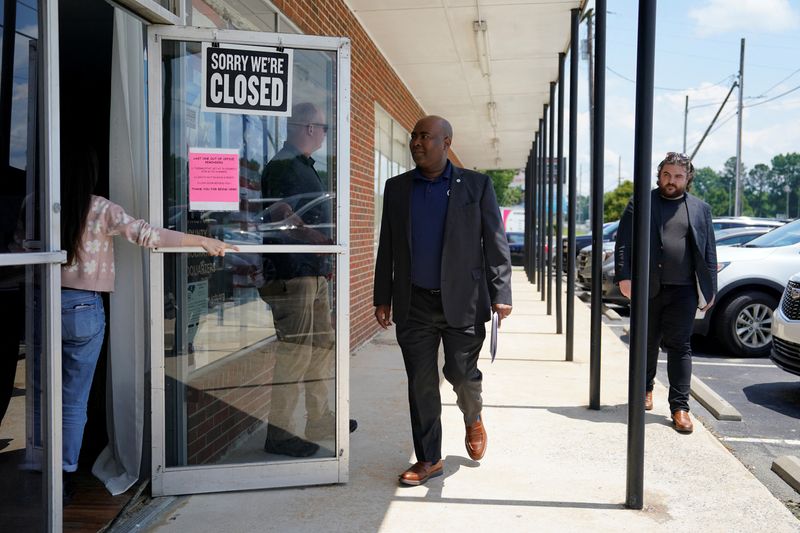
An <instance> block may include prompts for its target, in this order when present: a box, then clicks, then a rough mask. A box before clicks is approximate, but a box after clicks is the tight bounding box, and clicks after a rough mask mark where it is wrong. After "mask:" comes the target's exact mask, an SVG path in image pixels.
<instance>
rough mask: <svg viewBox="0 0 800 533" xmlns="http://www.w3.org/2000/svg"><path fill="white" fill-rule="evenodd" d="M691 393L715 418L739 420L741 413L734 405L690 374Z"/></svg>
mask: <svg viewBox="0 0 800 533" xmlns="http://www.w3.org/2000/svg"><path fill="white" fill-rule="evenodd" d="M691 393H692V396H694V399H695V400H697V401H698V402H699V403H700V405H702V406H703V407H705V408H706V409H708V411H709V412H710V413H711V414H712V415H714V418H716V419H717V420H741V419H742V415H741V413H739V411H737V410H736V408H735V407H734V406H732V405H731V404H729V403H728V402H727V401H725V400H724V399H723V398H722V396H720V395H719V394H717V393H716V392H714V391H713V390H712V389H711V387H709V386H708V385H706V384H705V383H703V382H702V381H700V379H699V378H698V377H696V376H692V385H691Z"/></svg>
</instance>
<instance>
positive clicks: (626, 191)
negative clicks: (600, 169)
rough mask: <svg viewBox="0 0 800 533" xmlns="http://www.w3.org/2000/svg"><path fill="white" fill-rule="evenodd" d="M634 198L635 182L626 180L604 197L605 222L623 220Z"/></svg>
mask: <svg viewBox="0 0 800 533" xmlns="http://www.w3.org/2000/svg"><path fill="white" fill-rule="evenodd" d="M631 196H633V182H632V181H630V180H625V181H623V182H622V183H620V184H619V186H618V187H617V188H616V189H614V190H613V191H609V192H607V193H605V194H604V195H603V220H605V221H606V222H611V221H614V220H619V219H620V218H622V212H623V211H625V207H627V205H628V202H629V201H630V199H631Z"/></svg>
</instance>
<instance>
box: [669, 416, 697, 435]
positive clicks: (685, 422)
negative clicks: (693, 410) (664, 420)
mask: <svg viewBox="0 0 800 533" xmlns="http://www.w3.org/2000/svg"><path fill="white" fill-rule="evenodd" d="M672 426H673V427H674V428H675V431H677V432H678V433H691V432H692V431H694V425H693V424H692V420H691V419H690V418H689V413H688V412H686V411H675V412H674V413H672Z"/></svg>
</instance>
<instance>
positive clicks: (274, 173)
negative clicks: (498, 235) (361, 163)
mask: <svg viewBox="0 0 800 533" xmlns="http://www.w3.org/2000/svg"><path fill="white" fill-rule="evenodd" d="M286 131H287V140H286V142H285V143H284V145H283V148H281V150H280V151H279V152H278V153H277V154H275V157H273V158H272V160H271V161H270V162H269V163H268V164H267V166H266V168H265V169H264V173H263V175H262V177H261V191H262V196H263V198H265V199H269V201H270V202H271V205H270V207H269V208H268V209H267V218H268V220H269V221H271V222H276V223H277V224H275V227H276V229H275V230H274V231H272V232H266V234H265V237H264V244H330V243H331V242H332V240H331V234H330V233H331V228H332V224H331V222H332V220H333V219H332V216H331V202H330V196H329V195H328V194H327V193H328V191H329V190H330V188H329V186H328V184H327V183H326V182H325V180H323V178H321V177H320V175H319V174H318V173H317V171H316V169H315V168H314V163H315V161H314V159H313V158H312V157H311V154H312V153H313V152H315V151H317V150H318V149H319V148H320V147H321V146H322V143H323V142H324V140H325V135H326V133H327V131H328V125H327V124H326V123H325V116H324V114H323V113H322V112H321V111H320V110H319V109H318V108H317V107H316V106H314V105H313V104H310V103H301V104H297V105H296V106H294V107H293V108H292V116H291V117H290V118H289V121H288V124H287V128H286ZM263 259H264V277H265V279H266V283H265V284H264V285H263V286H262V287H261V289H260V294H261V297H262V298H263V299H264V301H266V302H267V303H268V304H269V306H270V308H271V310H272V317H273V321H274V324H275V332H276V335H277V337H278V345H277V348H276V362H275V370H274V376H273V390H272V400H271V406H270V413H269V423H268V425H267V438H266V441H265V443H264V450H265V451H266V452H267V453H272V454H279V455H289V456H292V457H309V456H312V455H314V454H316V453H317V452H318V451H319V449H320V446H319V443H320V442H321V441H325V440H329V439H333V438H334V436H335V434H336V416H335V414H334V413H333V411H332V410H331V409H330V403H329V402H330V400H331V398H330V396H329V395H330V389H329V385H328V384H329V382H332V381H333V379H334V362H335V357H334V348H335V334H334V329H333V326H332V323H331V306H330V296H329V289H330V287H329V280H330V279H331V278H332V273H333V268H332V265H333V260H334V258H333V257H331V256H330V255H328V254H317V253H284V254H264V256H263ZM301 384H302V386H303V388H304V390H305V408H306V417H307V418H306V424H305V433H304V435H305V438H302V437H300V436H299V435H298V434H297V431H296V429H295V425H296V424H295V420H294V418H295V411H296V408H297V404H298V401H299V397H300V387H301ZM355 425H356V424H355V420H351V421H350V431H354V430H355ZM328 453H331V454H332V453H333V452H332V451H329V452H328Z"/></svg>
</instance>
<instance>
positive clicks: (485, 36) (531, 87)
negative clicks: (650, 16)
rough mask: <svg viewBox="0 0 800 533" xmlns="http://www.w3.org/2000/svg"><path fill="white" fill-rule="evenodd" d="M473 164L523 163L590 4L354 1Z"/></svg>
mask: <svg viewBox="0 0 800 533" xmlns="http://www.w3.org/2000/svg"><path fill="white" fill-rule="evenodd" d="M346 1H347V4H348V5H349V6H350V8H351V10H352V11H353V13H354V14H355V15H356V17H358V19H359V21H360V22H361V24H362V25H363V26H364V28H365V29H366V30H367V32H368V33H369V35H370V37H371V38H372V40H373V41H374V42H375V44H376V45H377V46H378V47H379V49H380V50H381V52H382V53H383V54H384V56H385V57H386V58H387V60H388V61H389V63H390V64H391V65H392V67H393V68H394V69H395V71H396V72H397V74H398V75H399V76H400V78H401V79H402V80H403V82H404V83H405V84H406V86H407V87H408V89H409V90H410V91H411V93H412V94H413V95H414V96H415V97H416V98H417V100H418V101H419V103H420V105H421V106H422V108H423V109H424V110H425V112H426V113H429V114H435V115H441V116H443V117H445V118H447V119H448V120H449V121H450V122H451V123H452V125H453V130H454V135H453V150H454V151H455V152H456V154H458V157H459V158H460V159H461V161H462V162H463V163H464V165H465V166H466V167H468V168H478V169H492V168H521V167H523V166H524V165H525V162H526V161H527V158H528V153H529V152H530V149H531V143H532V142H533V136H534V133H535V131H536V129H537V127H538V121H539V118H540V117H541V115H542V106H543V104H545V103H547V102H548V100H549V97H550V82H551V81H555V80H556V78H557V76H558V53H559V52H565V51H567V49H568V48H569V32H570V10H571V9H574V8H579V7H582V6H583V4H584V3H585V0H560V1H559V0H538V1H537V0H438V1H437V0H346Z"/></svg>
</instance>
